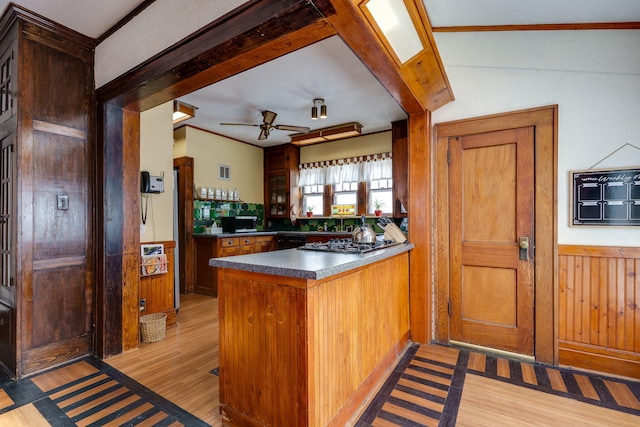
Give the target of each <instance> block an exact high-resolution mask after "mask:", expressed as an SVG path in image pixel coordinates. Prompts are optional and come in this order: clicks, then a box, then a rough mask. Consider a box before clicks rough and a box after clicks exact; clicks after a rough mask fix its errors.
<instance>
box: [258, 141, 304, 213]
mask: <svg viewBox="0 0 640 427" xmlns="http://www.w3.org/2000/svg"><path fill="white" fill-rule="evenodd" d="M299 162H300V147H298V146H296V145H291V144H286V145H278V146H275V147H268V148H265V149H264V207H265V217H267V218H290V216H291V212H292V210H293V212H295V213H297V212H299V211H300V209H299V204H300V194H299V193H300V189H299V187H298V175H299V170H298V164H299Z"/></svg>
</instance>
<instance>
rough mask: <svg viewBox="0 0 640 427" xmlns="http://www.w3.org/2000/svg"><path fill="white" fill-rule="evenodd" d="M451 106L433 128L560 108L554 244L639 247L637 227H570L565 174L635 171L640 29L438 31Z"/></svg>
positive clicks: (639, 160)
mask: <svg viewBox="0 0 640 427" xmlns="http://www.w3.org/2000/svg"><path fill="white" fill-rule="evenodd" d="M435 37H436V43H437V45H438V49H439V50H440V54H441V57H442V60H443V63H444V65H445V68H446V73H447V76H448V78H449V81H450V83H451V87H452V88H453V91H454V95H455V98H456V100H455V101H454V102H452V103H450V104H448V105H446V106H444V107H442V108H440V109H439V110H437V111H435V112H434V113H433V122H434V123H441V122H447V121H451V120H458V119H466V118H470V117H476V116H483V115H487V114H495V113H503V112H508V111H514V110H520V109H525V108H532V107H540V106H546V105H552V104H558V111H559V119H558V122H559V129H558V243H559V244H580V245H605V246H609V245H611V246H636V247H637V246H640V227H626V228H620V227H570V226H569V221H570V217H569V215H570V211H569V203H570V200H569V194H570V193H569V171H571V170H585V169H590V168H592V167H593V166H596V168H612V167H616V168H617V167H640V150H638V149H635V148H633V147H631V146H625V147H624V148H622V149H621V150H619V151H618V152H617V153H616V154H614V155H612V156H611V157H609V158H608V159H607V160H606V161H603V162H601V163H598V162H600V161H601V160H602V159H604V158H605V157H607V156H609V155H610V154H611V153H613V152H614V151H616V150H618V149H619V148H620V147H622V146H624V145H625V144H631V145H634V146H635V147H640V31H636V30H625V31H553V32H546V31H538V32H535V31H534V32H486V33H436V34H435Z"/></svg>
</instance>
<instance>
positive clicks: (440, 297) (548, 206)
mask: <svg viewBox="0 0 640 427" xmlns="http://www.w3.org/2000/svg"><path fill="white" fill-rule="evenodd" d="M527 126H534V128H535V133H534V143H535V147H534V150H535V153H534V156H535V189H534V192H535V202H534V203H535V204H534V212H535V213H534V215H535V219H534V221H535V239H534V242H535V258H534V260H535V267H534V277H535V279H534V286H535V290H534V310H535V311H534V317H535V319H534V340H535V344H534V352H535V358H536V360H537V361H539V362H543V363H551V364H556V363H557V353H558V352H557V343H556V339H555V338H556V336H557V333H556V332H557V309H556V305H557V298H556V297H555V296H556V294H557V259H558V245H557V241H558V239H557V213H558V209H557V182H558V179H557V170H558V155H557V152H558V147H557V145H558V144H557V140H558V106H557V105H551V106H547V107H541V108H533V109H527V110H520V111H514V112H508V113H503V114H495V115H490V116H483V117H476V118H471V119H465V120H457V121H452V122H447V123H438V124H436V125H435V126H434V128H433V129H434V137H433V138H434V141H435V153H434V154H435V159H434V168H435V171H434V172H435V173H434V178H435V180H434V193H435V194H434V196H435V203H436V205H435V210H434V220H435V241H434V243H435V260H434V266H435V271H434V277H435V279H434V286H435V304H436V306H435V317H436V318H435V319H434V320H435V333H434V338H435V340H436V341H439V342H444V343H447V342H449V315H448V303H449V166H448V162H447V150H448V140H449V138H450V137H454V136H465V135H471V134H477V133H484V132H493V131H499V130H504V129H513V128H519V127H527Z"/></svg>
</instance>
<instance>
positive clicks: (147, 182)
mask: <svg viewBox="0 0 640 427" xmlns="http://www.w3.org/2000/svg"><path fill="white" fill-rule="evenodd" d="M140 192H141V193H162V192H164V177H162V176H152V175H150V174H149V172H147V171H142V172H140Z"/></svg>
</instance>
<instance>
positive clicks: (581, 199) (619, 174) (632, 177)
mask: <svg viewBox="0 0 640 427" xmlns="http://www.w3.org/2000/svg"><path fill="white" fill-rule="evenodd" d="M570 174H571V180H570V181H571V185H572V203H571V207H572V212H571V217H572V222H571V225H592V226H594V225H595V226H634V225H640V168H634V169H608V170H588V171H573V172H570Z"/></svg>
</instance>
